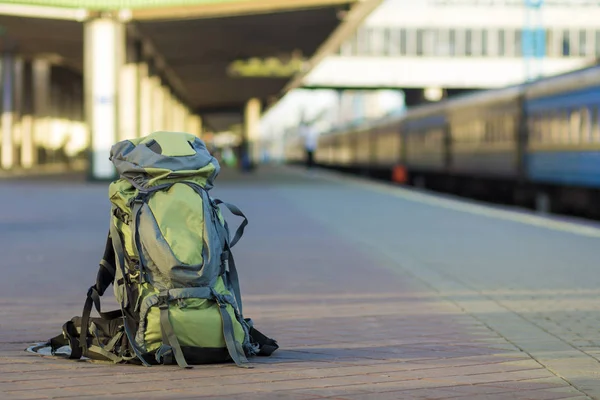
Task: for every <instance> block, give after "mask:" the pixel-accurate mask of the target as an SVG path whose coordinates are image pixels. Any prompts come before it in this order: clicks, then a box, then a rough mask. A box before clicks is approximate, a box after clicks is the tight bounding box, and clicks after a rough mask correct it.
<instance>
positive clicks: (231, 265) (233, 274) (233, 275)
mask: <svg viewBox="0 0 600 400" xmlns="http://www.w3.org/2000/svg"><path fill="white" fill-rule="evenodd" d="M213 202H214V203H215V205H217V206H219V204H223V205H224V206H225V207H227V209H228V210H229V211H230V212H231V213H232V214H233V215H237V216H238V217H242V218H244V221H243V222H242V223H241V224H240V226H239V228H238V229H237V231H236V232H235V235H234V236H233V240H232V241H231V243H229V227H228V226H227V221H225V230H226V231H227V237H226V238H225V248H224V254H223V258H224V260H223V261H227V264H228V268H227V269H228V270H229V280H230V282H231V286H233V294H234V296H235V301H236V302H237V305H238V308H239V311H240V315H244V313H243V311H242V296H241V291H240V279H239V277H238V273H237V268H236V267H235V261H234V259H233V253H232V252H231V248H232V247H233V246H235V244H236V243H237V242H238V241H239V240H240V238H241V237H242V235H243V234H244V229H245V228H246V226H247V225H248V218H246V216H245V215H244V213H243V212H242V211H241V210H240V209H239V208H238V207H236V206H234V205H233V204H229V203H225V202H224V201H222V200H219V199H215V200H213Z"/></svg>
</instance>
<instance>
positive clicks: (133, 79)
mask: <svg viewBox="0 0 600 400" xmlns="http://www.w3.org/2000/svg"><path fill="white" fill-rule="evenodd" d="M140 52H141V49H140V45H139V43H137V42H133V41H129V42H128V43H127V47H126V50H125V64H124V65H123V67H122V69H121V74H120V80H121V84H120V86H119V136H118V140H126V139H133V138H136V137H137V136H138V132H139V127H138V125H139V120H140V78H139V75H140V68H139V66H138V62H139V58H140Z"/></svg>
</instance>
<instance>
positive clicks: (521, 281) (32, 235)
mask: <svg viewBox="0 0 600 400" xmlns="http://www.w3.org/2000/svg"><path fill="white" fill-rule="evenodd" d="M214 192H215V195H216V196H218V197H221V198H223V199H224V200H227V201H230V202H232V203H235V204H237V205H238V206H239V207H240V208H242V210H243V211H244V212H245V213H246V214H247V216H248V218H249V220H250V225H249V227H248V229H247V230H246V234H245V236H244V238H243V239H242V241H241V242H240V243H239V244H238V245H237V246H236V248H235V250H236V252H235V254H236V260H237V264H238V268H239V272H240V279H241V286H242V294H243V297H244V302H245V303H244V311H245V314H246V316H248V317H252V318H253V320H254V321H255V323H256V324H257V326H259V327H260V329H261V330H263V331H264V332H265V333H267V334H268V335H271V336H272V337H274V338H276V339H277V340H278V341H279V343H280V346H281V347H280V349H279V350H278V351H277V352H276V353H275V354H274V355H273V356H272V357H270V358H255V359H253V360H252V361H253V362H254V363H255V366H256V367H255V368H254V369H251V370H242V369H239V368H236V367H235V366H233V365H218V366H199V367H196V368H194V369H192V370H180V369H179V368H177V367H158V366H157V367H152V368H144V367H136V366H123V365H107V364H99V363H94V364H91V363H86V362H73V361H68V360H56V359H52V358H43V357H39V356H36V355H31V354H27V353H25V352H24V351H23V349H24V348H25V347H26V345H27V344H29V343H31V342H36V341H40V340H45V339H47V338H49V337H51V336H53V335H55V334H57V333H58V332H59V330H60V327H61V325H62V324H63V323H64V322H65V321H66V320H67V319H70V318H71V317H72V316H74V315H77V314H79V313H81V309H82V307H83V302H84V296H85V293H86V290H87V288H88V287H89V286H90V285H91V284H92V283H93V282H94V279H95V274H96V270H97V263H98V260H99V257H100V256H101V253H102V246H103V240H104V238H105V234H106V229H107V226H108V225H107V220H108V212H109V203H108V200H107V198H106V194H107V187H106V185H105V184H82V183H78V182H69V181H61V182H58V183H55V184H52V183H51V182H48V181H39V182H34V181H27V182H17V181H3V182H0V198H1V199H2V207H1V208H0V239H1V240H0V251H1V254H2V257H1V259H0V260H1V261H0V272H1V273H2V274H3V277H2V278H1V279H0V399H40V398H94V399H119V398H124V399H138V398H139V399H174V398H178V399H198V398H211V399H221V398H223V399H224V398H230V399H294V400H295V399H299V400H302V399H306V400H308V399H321V398H329V399H382V400H386V399H448V398H452V399H508V398H510V399H547V400H550V399H572V400H575V399H589V398H600V363H599V361H598V359H599V357H600V346H599V344H600V302H599V301H598V300H599V294H600V272H599V269H598V248H599V247H598V245H599V243H600V229H599V228H598V226H596V225H595V224H593V223H586V224H576V223H572V222H568V221H567V222H565V221H560V220H557V219H548V218H540V217H536V216H533V215H530V214H528V213H525V212H520V211H516V212H513V211H507V210H503V209H500V208H498V207H487V206H481V205H477V204H475V203H473V202H466V201H456V200H452V199H447V198H441V197H439V196H432V195H428V194H423V193H419V192H415V191H408V190H404V189H400V188H394V187H390V186H388V185H385V184H379V183H368V182H365V181H361V180H357V179H353V178H341V177H340V176H338V175H335V174H331V173H325V172H319V173H316V174H313V175H309V174H307V173H306V172H305V171H302V170H295V169H289V168H281V167H265V168H262V169H261V171H260V172H259V173H257V174H255V175H245V176H239V175H238V174H236V173H233V172H229V171H225V172H224V173H223V176H222V177H221V178H220V179H219V180H218V181H217V188H215V190H214ZM228 215H229V214H228ZM229 217H230V218H231V220H232V222H233V218H234V217H232V216H230V215H229ZM108 294H109V295H110V291H109V293H108Z"/></svg>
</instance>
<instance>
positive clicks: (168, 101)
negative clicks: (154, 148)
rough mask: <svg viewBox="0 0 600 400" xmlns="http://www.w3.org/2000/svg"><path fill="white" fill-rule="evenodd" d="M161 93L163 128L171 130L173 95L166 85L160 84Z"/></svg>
mask: <svg viewBox="0 0 600 400" xmlns="http://www.w3.org/2000/svg"><path fill="white" fill-rule="evenodd" d="M161 89H162V95H163V109H162V112H163V125H162V126H163V128H162V129H163V130H165V131H172V130H173V95H172V94H171V90H170V89H169V87H168V86H166V85H163V86H161Z"/></svg>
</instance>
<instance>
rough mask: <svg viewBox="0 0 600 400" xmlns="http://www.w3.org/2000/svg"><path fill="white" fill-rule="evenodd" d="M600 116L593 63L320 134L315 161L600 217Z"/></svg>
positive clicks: (298, 156) (294, 156)
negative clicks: (565, 71)
mask: <svg viewBox="0 0 600 400" xmlns="http://www.w3.org/2000/svg"><path fill="white" fill-rule="evenodd" d="M599 117H600V66H598V65H594V66H590V67H587V68H583V69H579V70H576V71H570V72H567V73H563V74H560V75H555V76H549V77H544V78H540V79H537V80H534V81H530V82H525V83H522V84H517V85H513V86H509V87H504V88H498V89H489V90H481V91H475V92H470V93H466V94H461V95H457V96H455V97H450V98H446V99H444V100H442V101H439V102H434V103H427V104H421V105H417V106H414V107H410V108H408V109H407V110H406V111H405V112H404V113H402V114H401V115H396V116H393V115H392V116H387V117H384V118H381V119H378V120H375V121H367V122H364V123H362V124H358V125H355V126H352V127H349V128H345V129H337V130H333V131H330V132H327V133H322V134H321V135H320V136H319V140H318V147H317V149H316V151H315V161H316V164H317V165H318V166H320V167H323V168H330V169H335V170H339V171H344V172H348V173H354V174H360V175H363V176H367V177H372V178H376V179H384V180H389V181H396V182H397V183H401V184H406V185H412V186H415V187H418V188H423V189H427V190H433V191H440V192H447V193H452V194H455V195H459V196H463V197H469V198H475V199H480V200H484V201H490V202H496V203H503V204H513V205H518V206H522V207H527V208H531V209H535V210H539V211H541V212H549V213H565V214H576V215H583V216H586V217H591V218H596V219H598V218H600V207H599V205H600V126H599ZM303 158H304V151H303V146H302V140H301V138H296V140H295V141H292V142H290V143H288V145H287V146H286V159H287V161H288V162H291V163H297V162H302V160H303ZM398 171H403V173H401V174H398V173H397V172H398ZM398 177H400V178H398Z"/></svg>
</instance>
